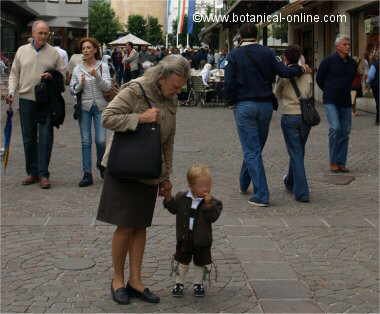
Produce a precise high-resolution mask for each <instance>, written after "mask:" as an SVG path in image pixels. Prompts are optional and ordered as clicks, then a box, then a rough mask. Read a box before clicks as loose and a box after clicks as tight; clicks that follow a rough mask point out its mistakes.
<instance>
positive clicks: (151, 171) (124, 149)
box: [107, 82, 162, 181]
mask: <svg viewBox="0 0 380 314" xmlns="http://www.w3.org/2000/svg"><path fill="white" fill-rule="evenodd" d="M134 83H136V84H138V85H139V86H140V88H141V90H142V92H143V95H144V98H145V100H146V102H147V103H148V105H149V108H152V106H151V104H150V102H149V100H148V98H147V96H146V94H145V91H144V89H143V87H142V86H141V84H140V83H138V82H134ZM161 166H162V153H161V137H160V125H159V124H158V123H142V124H138V125H137V128H136V130H135V131H126V132H115V134H114V137H113V141H112V145H111V150H110V154H109V158H108V164H107V169H108V172H109V174H110V175H111V176H113V177H114V178H116V179H118V180H120V181H128V180H130V179H157V178H159V177H160V175H161Z"/></svg>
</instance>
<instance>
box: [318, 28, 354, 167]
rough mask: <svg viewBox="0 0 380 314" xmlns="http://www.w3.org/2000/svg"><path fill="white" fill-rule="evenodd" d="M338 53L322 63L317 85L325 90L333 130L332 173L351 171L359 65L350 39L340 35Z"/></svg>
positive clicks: (328, 117) (331, 138)
mask: <svg viewBox="0 0 380 314" xmlns="http://www.w3.org/2000/svg"><path fill="white" fill-rule="evenodd" d="M335 47H336V52H335V53H334V54H332V55H331V56H328V57H327V58H325V59H324V60H322V62H321V64H320V65H319V69H318V73H317V78H316V80H317V84H318V86H319V88H320V89H322V91H323V103H324V105H325V110H326V116H327V120H328V122H329V124H330V130H329V152H330V170H331V171H332V172H348V171H349V170H348V169H347V168H346V162H347V153H348V142H349V134H350V131H351V119H352V117H351V85H352V81H353V80H354V77H355V74H356V63H355V61H354V60H353V59H352V58H351V57H350V56H349V53H350V49H351V44H350V39H349V38H348V37H347V36H342V35H338V37H337V38H336V40H335Z"/></svg>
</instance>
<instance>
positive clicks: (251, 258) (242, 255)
mask: <svg viewBox="0 0 380 314" xmlns="http://www.w3.org/2000/svg"><path fill="white" fill-rule="evenodd" d="M234 252H235V254H236V256H237V257H238V258H239V260H241V261H242V262H243V263H247V262H251V263H252V262H264V261H266V262H281V261H283V257H282V255H281V254H280V252H279V251H278V250H268V249H265V250H258V249H252V250H242V249H235V250H234Z"/></svg>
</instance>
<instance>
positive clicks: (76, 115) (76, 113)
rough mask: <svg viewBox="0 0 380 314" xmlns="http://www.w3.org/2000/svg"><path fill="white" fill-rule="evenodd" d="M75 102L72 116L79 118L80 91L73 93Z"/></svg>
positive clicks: (80, 110) (80, 112) (80, 107)
mask: <svg viewBox="0 0 380 314" xmlns="http://www.w3.org/2000/svg"><path fill="white" fill-rule="evenodd" d="M75 98H76V102H75V104H74V112H73V118H74V119H75V120H79V121H80V118H81V116H82V92H79V93H78V94H76V95H75Z"/></svg>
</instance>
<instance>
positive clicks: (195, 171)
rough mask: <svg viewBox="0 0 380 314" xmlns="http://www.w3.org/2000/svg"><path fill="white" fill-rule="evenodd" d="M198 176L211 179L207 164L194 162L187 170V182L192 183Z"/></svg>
mask: <svg viewBox="0 0 380 314" xmlns="http://www.w3.org/2000/svg"><path fill="white" fill-rule="evenodd" d="M200 177H208V178H210V179H211V171H210V169H209V167H208V166H206V165H202V164H195V165H193V166H191V167H190V168H189V170H188V171H187V182H188V183H189V185H193V184H194V183H195V181H196V180H197V179H198V178H200Z"/></svg>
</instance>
